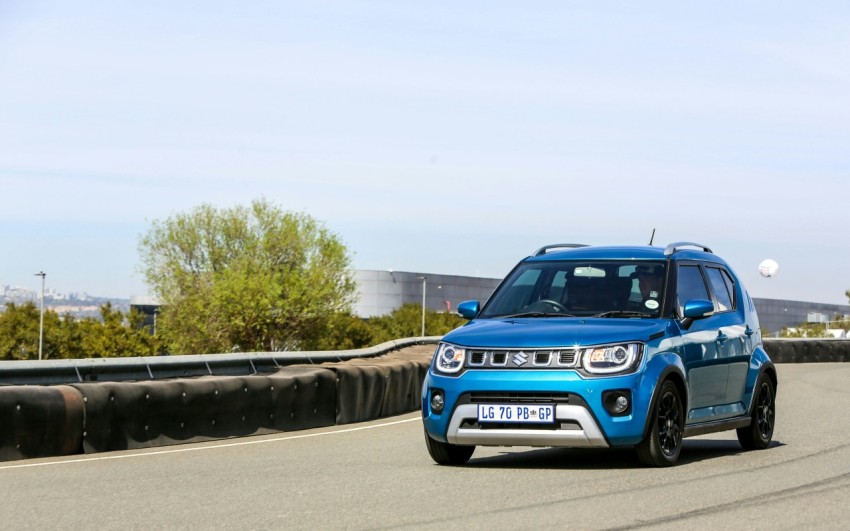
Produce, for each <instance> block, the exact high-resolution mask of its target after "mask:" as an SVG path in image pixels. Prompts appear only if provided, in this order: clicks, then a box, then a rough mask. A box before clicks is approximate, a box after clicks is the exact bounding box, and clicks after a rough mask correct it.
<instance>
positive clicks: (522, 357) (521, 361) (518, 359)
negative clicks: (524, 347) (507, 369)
mask: <svg viewBox="0 0 850 531" xmlns="http://www.w3.org/2000/svg"><path fill="white" fill-rule="evenodd" d="M513 360H514V365H516V366H517V367H519V366H521V365H525V363H526V362H527V361H528V354H526V353H525V352H522V351H520V352H517V353H516V354H514V356H513Z"/></svg>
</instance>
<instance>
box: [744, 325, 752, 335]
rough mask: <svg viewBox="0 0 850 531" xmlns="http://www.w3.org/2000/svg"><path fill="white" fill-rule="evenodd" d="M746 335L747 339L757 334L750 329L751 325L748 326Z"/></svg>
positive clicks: (745, 331)
mask: <svg viewBox="0 0 850 531" xmlns="http://www.w3.org/2000/svg"><path fill="white" fill-rule="evenodd" d="M744 333H745V334H747V337H750V336H751V335H753V334H755V331H754V330H753V329H752V328H750V325H747V329H746V330H744Z"/></svg>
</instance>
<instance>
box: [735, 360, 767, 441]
mask: <svg viewBox="0 0 850 531" xmlns="http://www.w3.org/2000/svg"><path fill="white" fill-rule="evenodd" d="M756 389H757V390H758V392H757V394H756V395H755V399H754V403H753V412H752V415H751V419H752V420H751V422H750V425H749V426H747V427H746V428H739V429H738V441H739V442H740V443H741V446H742V447H743V448H744V449H745V450H763V449H765V448H767V447H768V446H770V441H771V440H773V428H774V426H775V425H776V400H775V397H776V389H775V387H774V385H773V380H771V379H770V377H768V376H767V375H765V374H763V375H762V376H761V377H760V378H759V382H758V385H757V387H756Z"/></svg>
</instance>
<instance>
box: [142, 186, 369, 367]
mask: <svg viewBox="0 0 850 531" xmlns="http://www.w3.org/2000/svg"><path fill="white" fill-rule="evenodd" d="M139 250H140V254H141V258H142V263H143V264H144V274H145V278H146V280H147V282H148V285H149V286H150V287H151V289H152V291H153V292H154V293H155V294H156V295H157V296H158V297H159V299H160V300H161V301H162V303H163V309H162V312H161V313H160V316H159V319H158V320H157V333H158V334H161V338H162V339H163V341H164V342H165V343H166V344H167V345H168V347H169V350H170V351H171V352H174V353H178V354H180V353H192V354H194V353H198V354H200V353H210V352H229V351H231V350H235V349H239V350H243V351H250V350H253V351H274V350H292V349H296V348H299V347H301V346H302V345H303V344H305V342H308V341H309V340H311V339H312V338H315V337H316V331H317V330H321V329H322V328H323V327H324V326H326V322H327V321H328V319H329V318H330V317H331V316H333V315H335V314H337V313H340V312H345V311H348V310H349V309H350V307H351V303H352V302H353V299H354V294H355V289H356V286H355V283H354V280H353V278H352V275H351V273H350V271H349V270H348V267H349V264H350V258H349V256H348V251H347V249H346V248H345V246H344V245H343V244H342V242H341V240H340V239H339V237H338V236H336V235H335V234H333V233H331V232H330V231H328V230H327V229H326V228H325V227H324V226H323V225H322V224H320V223H319V222H318V221H316V220H315V219H313V218H311V217H310V216H308V215H306V214H300V213H292V212H284V211H282V210H281V209H280V208H278V207H276V206H274V205H272V204H270V203H269V202H267V201H265V200H256V201H253V202H252V203H251V205H250V206H249V207H244V206H237V207H234V208H230V209H217V208H215V207H213V206H211V205H201V206H199V207H197V208H195V209H194V210H192V211H191V212H189V213H182V214H176V215H174V216H172V217H169V218H168V219H166V220H164V221H155V222H153V223H152V225H151V227H150V229H149V231H148V233H147V234H146V235H144V236H142V238H141V239H140V242H139Z"/></svg>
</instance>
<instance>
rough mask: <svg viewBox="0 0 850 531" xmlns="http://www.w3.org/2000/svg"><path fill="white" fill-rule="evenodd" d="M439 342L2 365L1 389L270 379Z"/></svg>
mask: <svg viewBox="0 0 850 531" xmlns="http://www.w3.org/2000/svg"><path fill="white" fill-rule="evenodd" d="M439 340H440V336H429V337H413V338H404V339H397V340H394V341H388V342H386V343H381V344H380V345H376V346H374V347H369V348H362V349H355V350H339V351H316V352H245V353H226V354H192V355H181V356H144V357H133V358H84V359H60V360H41V361H36V360H21V361H5V360H4V361H0V385H4V384H5V385H59V384H71V383H81V382H103V381H110V382H116V381H118V382H120V381H129V380H133V381H138V380H158V379H164V378H188V377H193V376H237V375H248V374H259V373H269V372H273V371H276V370H277V369H280V368H281V367H286V366H290V365H302V364H308V365H314V364H319V363H327V362H341V361H348V360H353V359H361V358H373V357H377V356H381V355H383V354H386V353H387V352H391V351H394V350H398V349H400V348H405V347H409V346H412V345H422V344H434V343H437V341H439Z"/></svg>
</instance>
